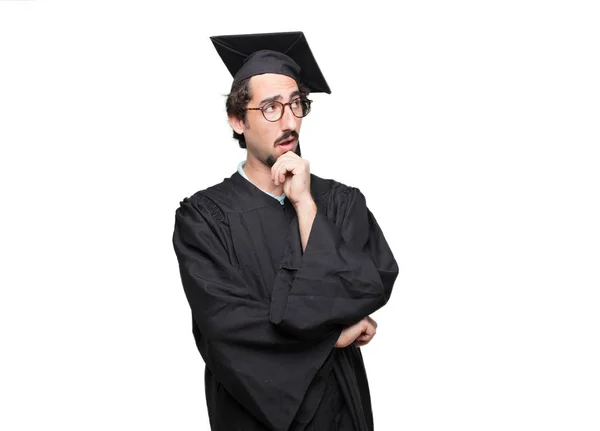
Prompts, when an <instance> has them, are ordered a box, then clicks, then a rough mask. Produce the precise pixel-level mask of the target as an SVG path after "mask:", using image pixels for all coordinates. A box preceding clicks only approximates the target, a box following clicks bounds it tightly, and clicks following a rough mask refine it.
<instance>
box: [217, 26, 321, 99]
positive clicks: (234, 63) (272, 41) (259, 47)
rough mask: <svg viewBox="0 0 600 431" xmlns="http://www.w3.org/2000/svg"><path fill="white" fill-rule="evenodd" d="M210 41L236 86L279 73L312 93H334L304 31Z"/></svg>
mask: <svg viewBox="0 0 600 431" xmlns="http://www.w3.org/2000/svg"><path fill="white" fill-rule="evenodd" d="M210 40H211V41H212V43H213V45H214V46H215V48H216V50H217V52H218V53H219V55H220V56H221V59H222V60H223V62H224V63H225V66H227V69H228V70H229V72H230V73H231V75H232V76H233V82H234V83H236V82H239V81H241V80H243V79H246V78H249V77H251V76H254V75H260V74H263V73H278V74H281V75H286V76H289V77H290V78H293V79H295V80H296V82H302V83H303V84H305V85H307V86H308V88H309V89H310V91H311V92H312V93H328V94H329V93H331V90H330V89H329V85H327V82H326V81H325V78H324V77H323V74H322V73H321V69H319V65H318V64H317V62H316V60H315V58H314V56H313V54H312V52H311V50H310V47H309V46H308V43H307V42H306V37H304V33H302V32H301V31H295V32H284V33H254V34H237V35H229V36H212V37H211V38H210Z"/></svg>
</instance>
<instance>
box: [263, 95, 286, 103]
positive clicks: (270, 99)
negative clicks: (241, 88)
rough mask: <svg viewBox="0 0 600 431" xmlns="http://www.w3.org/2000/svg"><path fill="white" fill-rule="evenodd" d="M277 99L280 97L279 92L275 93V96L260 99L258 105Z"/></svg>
mask: <svg viewBox="0 0 600 431" xmlns="http://www.w3.org/2000/svg"><path fill="white" fill-rule="evenodd" d="M279 99H281V94H277V95H276V96H271V97H267V98H266V99H263V100H261V101H260V103H259V105H262V104H264V103H269V102H273V101H275V100H279Z"/></svg>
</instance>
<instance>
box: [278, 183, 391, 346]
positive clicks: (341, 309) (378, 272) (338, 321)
mask: <svg viewBox="0 0 600 431" xmlns="http://www.w3.org/2000/svg"><path fill="white" fill-rule="evenodd" d="M332 199H333V202H332V205H333V206H336V207H338V208H340V210H338V211H337V213H338V215H337V216H336V220H335V221H333V220H331V219H330V218H329V217H327V216H326V215H325V214H324V212H323V208H322V207H319V206H317V214H316V216H315V219H314V222H313V226H312V229H311V232H310V235H309V238H308V242H307V245H306V249H305V250H304V253H302V252H301V251H298V247H299V246H298V244H299V243H300V238H299V233H298V232H297V229H296V231H295V233H296V234H297V237H296V238H294V237H292V238H291V239H290V241H289V242H288V244H287V248H286V252H285V253H284V257H283V259H282V261H281V265H280V268H279V271H278V273H277V276H276V278H275V284H274V287H273V294H272V297H271V307H270V313H269V317H270V319H271V322H273V323H274V324H276V325H277V326H278V327H279V328H281V329H282V330H283V331H285V332H287V333H290V334H293V335H295V336H297V337H299V338H301V339H310V338H312V337H316V336H318V334H322V333H326V332H328V331H330V330H332V329H333V328H336V327H339V326H340V325H343V326H348V325H350V324H353V323H355V322H357V321H359V320H360V319H362V318H364V317H366V316H368V315H369V314H371V313H373V312H375V311H376V310H378V309H379V308H381V307H383V306H384V305H385V304H386V303H387V301H388V299H389V298H390V295H391V292H392V287H393V285H394V282H395V280H396V277H397V276H398V265H397V263H396V260H395V259H394V256H393V254H392V251H391V250H390V247H389V245H388V243H387V241H386V239H385V237H384V234H383V232H382V231H381V229H380V227H379V225H378V224H377V221H376V220H375V217H374V216H373V214H372V213H371V211H370V210H369V209H368V208H367V205H366V200H365V197H364V195H363V194H362V193H361V192H360V190H358V189H357V188H352V187H348V188H347V189H345V190H344V191H343V192H341V193H338V194H336V195H335V196H334V197H333V198H332ZM292 232H294V231H292Z"/></svg>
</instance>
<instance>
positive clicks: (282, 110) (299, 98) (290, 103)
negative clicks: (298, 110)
mask: <svg viewBox="0 0 600 431" xmlns="http://www.w3.org/2000/svg"><path fill="white" fill-rule="evenodd" d="M298 100H300V101H306V102H308V109H307V110H306V114H304V115H303V116H302V117H299V116H297V115H296V114H295V113H294V110H293V109H292V106H291V105H292V103H294V102H296V101H298ZM273 103H279V104H280V105H283V107H282V108H281V115H280V116H279V118H278V119H277V120H269V119H268V118H267V115H266V114H265V111H264V109H265V107H266V106H269V105H271V104H273ZM311 104H312V100H310V99H309V98H308V97H297V98H295V99H294V100H291V101H289V102H288V103H281V102H280V101H278V100H273V101H272V102H269V103H267V104H266V105H265V106H263V107H262V108H246V111H260V112H262V114H263V117H265V120H267V121H269V122H271V123H276V122H277V121H279V120H281V118H283V114H284V113H285V107H286V106H289V108H290V112H291V113H292V115H293V116H294V117H296V118H304V117H306V116H307V115H308V114H309V113H310V105H311Z"/></svg>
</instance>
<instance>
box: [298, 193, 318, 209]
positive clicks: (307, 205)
mask: <svg viewBox="0 0 600 431" xmlns="http://www.w3.org/2000/svg"><path fill="white" fill-rule="evenodd" d="M292 204H293V205H294V207H295V208H296V212H299V211H313V212H316V211H317V205H316V204H315V201H314V200H313V198H312V196H311V195H310V193H308V194H306V195H304V196H302V197H301V198H300V199H298V200H297V201H294V202H292Z"/></svg>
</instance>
